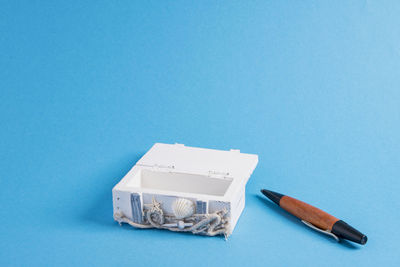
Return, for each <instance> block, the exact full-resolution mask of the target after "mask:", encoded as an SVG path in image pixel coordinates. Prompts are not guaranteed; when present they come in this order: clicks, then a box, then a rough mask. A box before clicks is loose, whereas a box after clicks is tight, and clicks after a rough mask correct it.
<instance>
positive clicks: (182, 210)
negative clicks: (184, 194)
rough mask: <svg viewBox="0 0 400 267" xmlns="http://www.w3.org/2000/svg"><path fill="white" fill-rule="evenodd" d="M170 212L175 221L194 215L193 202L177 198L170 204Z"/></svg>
mask: <svg viewBox="0 0 400 267" xmlns="http://www.w3.org/2000/svg"><path fill="white" fill-rule="evenodd" d="M172 210H173V211H174V215H175V217H176V218H177V219H183V218H186V217H189V216H192V215H193V214H194V210H195V205H194V203H193V201H190V200H188V199H185V198H178V199H177V200H175V202H174V203H173V204H172Z"/></svg>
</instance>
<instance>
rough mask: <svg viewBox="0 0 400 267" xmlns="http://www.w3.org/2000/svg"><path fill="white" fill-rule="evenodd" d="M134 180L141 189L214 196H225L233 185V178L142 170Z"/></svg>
mask: <svg viewBox="0 0 400 267" xmlns="http://www.w3.org/2000/svg"><path fill="white" fill-rule="evenodd" d="M134 180H135V181H132V183H133V184H135V185H136V186H139V187H141V188H148V189H155V190H163V191H173V192H185V193H193V194H204V195H213V196H224V195H225V193H226V192H227V190H228V188H229V186H230V185H231V183H232V178H213V177H208V176H203V175H195V174H186V173H170V172H157V171H151V170H141V171H140V172H139V173H138V175H137V176H136V177H135V178H134ZM133 184H132V185H133Z"/></svg>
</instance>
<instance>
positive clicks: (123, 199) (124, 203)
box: [112, 189, 133, 220]
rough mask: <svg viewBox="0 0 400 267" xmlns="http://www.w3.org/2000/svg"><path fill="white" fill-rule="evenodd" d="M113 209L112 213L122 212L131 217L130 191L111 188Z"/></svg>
mask: <svg viewBox="0 0 400 267" xmlns="http://www.w3.org/2000/svg"><path fill="white" fill-rule="evenodd" d="M112 193H113V210H114V214H116V213H122V214H123V215H125V216H126V217H127V218H129V219H131V220H132V219H133V216H132V208H131V193H130V192H127V191H120V190H116V189H113V191H112Z"/></svg>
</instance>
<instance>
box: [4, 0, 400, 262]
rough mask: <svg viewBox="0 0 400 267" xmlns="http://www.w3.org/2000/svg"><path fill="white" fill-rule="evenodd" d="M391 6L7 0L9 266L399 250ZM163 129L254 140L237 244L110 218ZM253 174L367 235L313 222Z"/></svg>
mask: <svg viewBox="0 0 400 267" xmlns="http://www.w3.org/2000/svg"><path fill="white" fill-rule="evenodd" d="M76 2H78V1H76ZM196 2H197V1H196ZM399 14H400V3H399V2H398V1H393V2H390V1H337V3H327V2H324V1H319V2H317V1H315V2H311V1H251V2H248V1H242V2H236V1H227V2H223V1H217V2H216V1H205V2H203V1H201V3H188V2H187V1H182V2H179V1H173V2H172V1H159V2H153V1H143V3H138V2H133V1H107V2H102V1H81V2H80V3H71V1H25V2H23V1H2V2H1V4H0V90H1V95H0V97H1V101H0V122H1V130H0V131H1V132H0V148H1V149H0V155H1V158H0V203H1V204H0V205H1V209H0V223H1V227H0V265H1V266H14V265H15V266H60V265H67V266H84V265H91V266H102V265H104V266H124V265H125V266H128V265H130V266H157V265H158V266H168V265H173V266H179V265H180V264H185V265H186V266H210V267H211V266H228V265H229V266H256V265H259V266H261V265H264V264H265V263H270V264H271V265H272V266H328V265H332V266H335V265H336V266H338V265H340V266H354V265H358V266H379V265H381V266H382V265H388V266H389V265H392V266H395V265H397V266H398V265H399V264H400V249H399V240H400V234H399V230H398V224H399V221H400V215H399V214H400V212H399V207H400V197H399V190H400V182H399V173H400V172H399V171H400V16H399ZM155 142H165V143H175V142H178V143H183V144H186V145H189V146H198V147H206V148H216V149H230V148H236V149H241V151H242V152H248V153H255V154H258V155H259V164H258V166H257V168H256V170H255V172H254V174H253V176H252V177H251V179H250V180H249V183H248V186H247V191H246V201H247V203H246V208H245V210H244V212H243V214H242V216H241V218H240V220H239V222H238V225H237V227H236V229H235V231H234V233H233V235H232V236H231V237H230V238H229V240H228V241H227V242H225V240H224V239H223V238H218V237H216V238H209V237H199V236H193V235H190V234H189V235H188V234H176V233H172V232H168V231H159V230H136V229H132V228H130V227H128V226H123V227H119V226H118V224H117V223H116V222H114V221H113V218H112V201H111V189H112V187H113V186H114V185H115V184H116V183H117V182H118V181H119V180H120V179H121V178H122V177H123V176H124V174H125V173H126V172H127V171H128V170H129V169H130V168H131V167H132V166H133V165H134V164H135V162H136V161H137V160H138V159H139V158H140V157H141V156H142V155H143V154H144V153H145V152H146V151H147V150H148V149H149V148H150V147H151V146H152V145H153V143H155ZM261 188H268V189H271V190H275V191H277V192H282V193H285V194H288V195H291V196H294V197H297V198H299V199H301V200H304V201H306V202H309V203H312V204H314V205H315V206H318V207H320V208H322V209H324V210H326V211H328V212H330V213H332V214H334V215H335V216H337V217H340V218H341V219H343V220H345V221H347V222H349V223H350V224H352V225H354V226H355V227H357V228H358V229H359V230H361V231H363V232H365V233H366V234H367V235H368V237H369V242H368V244H367V245H366V246H358V245H355V244H354V245H353V244H351V243H349V242H343V243H341V244H336V243H334V242H333V241H332V240H331V239H330V238H328V237H325V236H323V235H321V234H318V233H316V232H314V231H312V230H309V229H308V228H307V227H305V226H304V225H302V224H301V223H300V222H299V221H298V220H296V219H294V218H293V217H292V216H290V215H288V214H287V213H285V212H283V211H282V210H280V209H278V208H277V207H275V206H274V205H272V204H270V203H269V202H267V201H265V200H264V199H263V198H260V193H259V190H260V189H261Z"/></svg>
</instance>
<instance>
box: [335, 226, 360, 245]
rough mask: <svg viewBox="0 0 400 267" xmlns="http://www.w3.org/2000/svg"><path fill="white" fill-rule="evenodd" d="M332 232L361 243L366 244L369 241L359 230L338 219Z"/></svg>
mask: <svg viewBox="0 0 400 267" xmlns="http://www.w3.org/2000/svg"><path fill="white" fill-rule="evenodd" d="M332 233H334V234H335V235H337V236H339V237H341V238H344V239H347V240H350V241H353V242H355V243H358V244H361V245H365V244H366V243H367V241H368V238H367V236H366V235H364V234H362V233H360V232H359V231H358V230H356V229H354V228H353V227H351V226H350V225H348V224H347V223H345V222H344V221H342V220H339V221H337V222H336V223H335V224H334V225H333V226H332Z"/></svg>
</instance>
